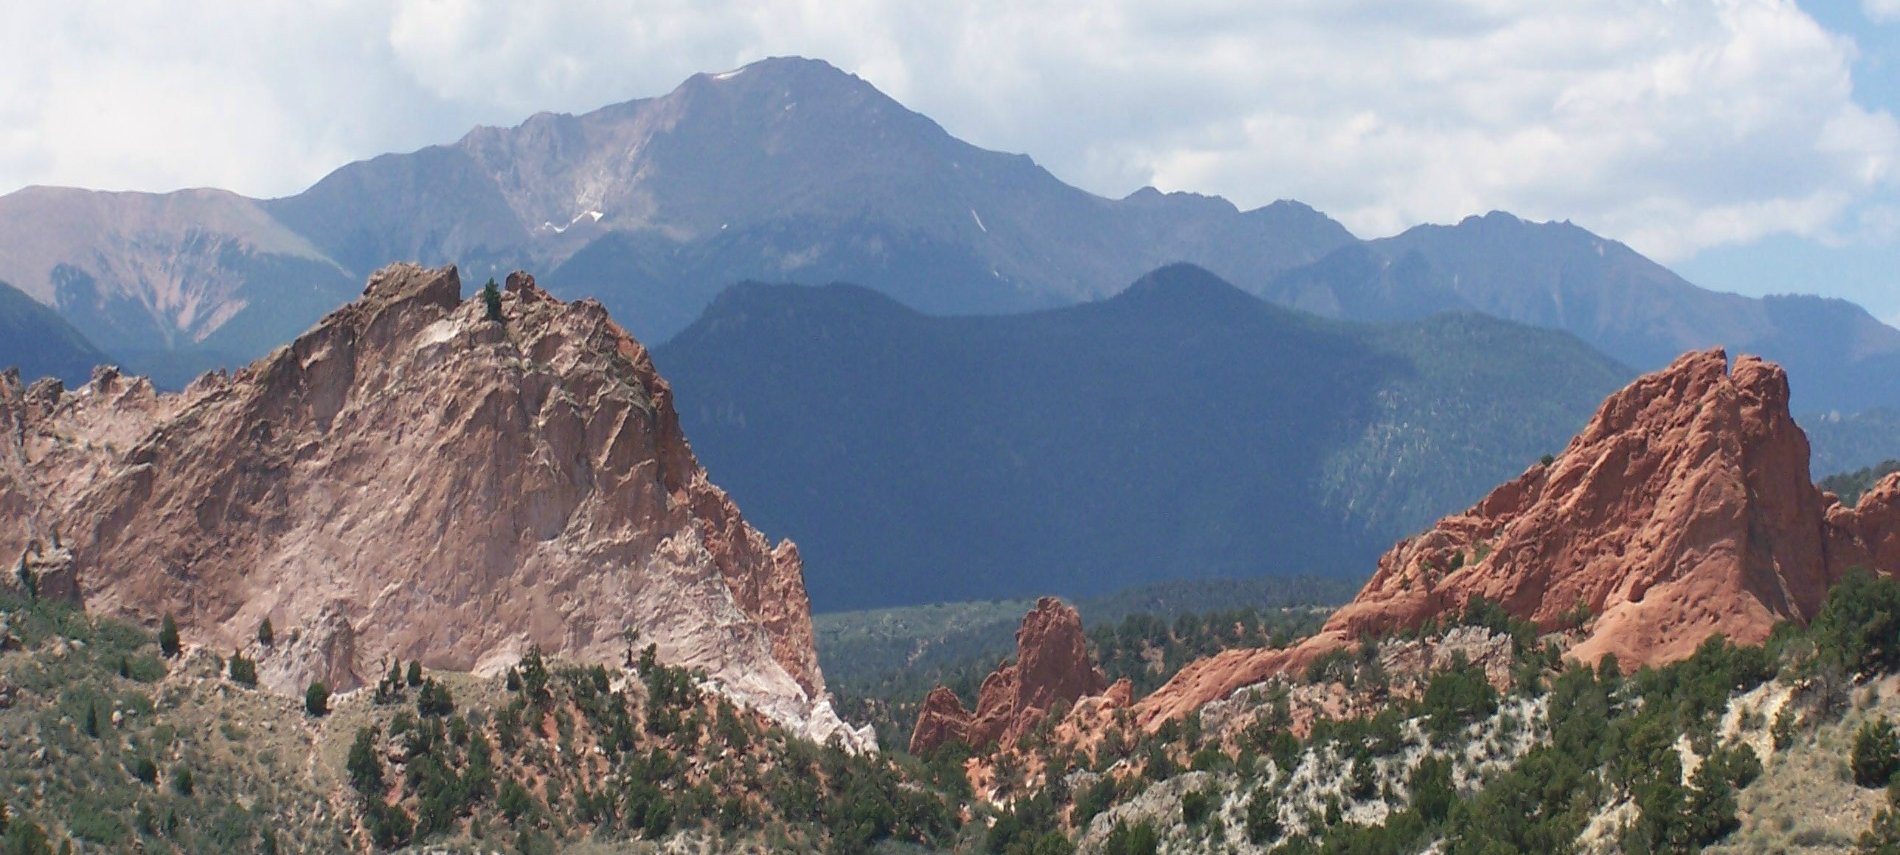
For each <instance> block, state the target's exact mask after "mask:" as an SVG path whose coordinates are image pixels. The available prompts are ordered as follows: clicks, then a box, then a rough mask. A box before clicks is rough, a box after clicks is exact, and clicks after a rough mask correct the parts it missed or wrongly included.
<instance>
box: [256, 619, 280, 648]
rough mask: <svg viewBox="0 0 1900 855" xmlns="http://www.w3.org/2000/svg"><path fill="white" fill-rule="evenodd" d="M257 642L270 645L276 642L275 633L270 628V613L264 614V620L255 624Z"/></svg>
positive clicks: (266, 645)
mask: <svg viewBox="0 0 1900 855" xmlns="http://www.w3.org/2000/svg"><path fill="white" fill-rule="evenodd" d="M257 643H258V644H262V645H264V646H265V647H270V646H271V645H274V644H276V643H277V633H276V631H275V630H273V629H271V625H270V615H265V616H264V622H263V623H260V624H258V625H257Z"/></svg>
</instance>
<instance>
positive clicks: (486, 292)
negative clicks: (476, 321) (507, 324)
mask: <svg viewBox="0 0 1900 855" xmlns="http://www.w3.org/2000/svg"><path fill="white" fill-rule="evenodd" d="M482 303H483V304H484V305H485V306H487V308H488V319H489V320H491V321H494V322H495V323H498V324H499V323H501V322H502V320H501V289H500V288H497V287H495V280H494V278H493V277H490V278H489V280H488V284H487V285H483V286H482Z"/></svg>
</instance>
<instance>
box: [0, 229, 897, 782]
mask: <svg viewBox="0 0 1900 855" xmlns="http://www.w3.org/2000/svg"><path fill="white" fill-rule="evenodd" d="M502 314H503V316H504V319H505V322H504V323H495V322H492V321H489V320H487V318H486V316H485V315H486V309H485V307H484V305H483V301H482V300H480V299H475V300H470V301H468V302H467V303H463V302H462V300H461V283H460V281H459V280H458V278H457V276H456V273H455V271H454V269H453V268H444V269H440V270H424V269H422V268H418V267H415V266H408V265H399V266H395V267H391V268H387V269H385V270H383V271H381V272H379V273H378V274H376V276H374V277H373V278H372V279H371V280H370V283H369V286H368V288H367V289H366V290H365V291H364V294H363V297H362V298H361V299H360V300H358V301H356V302H355V303H352V304H350V305H348V306H345V307H344V308H342V309H340V310H338V311H336V312H334V313H332V314H331V315H330V316H328V317H327V318H325V319H324V320H323V321H322V322H321V323H319V324H318V325H317V326H316V327H315V328H313V329H312V330H310V331H309V332H307V333H305V334H304V335H303V336H301V337H299V338H298V339H297V340H296V341H295V342H294V343H293V344H291V345H289V346H287V347H284V348H280V349H278V350H277V351H275V352H273V353H272V354H270V355H269V356H267V357H265V358H264V359H261V360H259V361H258V362H256V363H254V364H252V365H251V366H249V367H247V368H245V369H243V370H241V371H239V372H237V374H235V375H234V376H230V377H223V376H219V375H211V376H208V377H207V378H204V379H201V380H200V381H199V382H197V383H195V384H193V385H192V386H191V387H190V388H189V389H187V390H186V391H184V392H183V393H180V394H179V395H175V396H173V395H156V394H154V393H153V392H152V390H151V387H150V385H149V384H147V383H145V382H144V381H142V380H126V379H124V378H120V377H117V376H115V375H113V374H111V373H110V372H106V373H102V374H100V375H98V376H96V377H95V378H94V380H93V382H92V383H90V384H88V385H87V386H86V387H84V388H82V389H79V390H77V391H75V392H72V393H63V392H62V391H61V390H59V389H58V388H57V387H55V386H48V385H39V386H35V387H34V388H33V389H30V390H29V389H21V388H19V384H18V383H17V382H12V383H4V384H0V424H5V425H6V426H7V427H9V428H10V429H9V430H8V431H7V436H5V437H3V438H0V456H3V457H4V462H3V463H0V479H3V480H0V510H7V511H9V516H8V520H9V521H10V522H9V524H8V525H7V526H6V527H5V528H6V530H5V531H4V532H0V549H19V548H23V547H24V546H25V544H26V542H27V541H28V540H30V539H32V540H45V539H48V538H50V536H51V533H52V532H53V531H55V530H56V531H58V532H60V533H61V535H62V536H63V538H64V545H65V546H66V547H68V548H70V549H71V550H72V552H73V557H74V563H75V565H76V567H77V568H78V574H79V580H80V594H81V596H82V597H83V599H84V601H85V603H86V605H87V607H88V608H91V609H96V610H101V611H106V612H111V613H117V614H123V615H128V616H132V617H135V618H138V619H141V620H144V621H147V622H156V621H157V620H158V619H159V618H160V617H161V616H162V615H164V614H167V613H171V614H175V615H177V617H178V619H179V622H180V624H181V625H182V626H183V627H184V631H185V637H186V639H187V641H195V642H202V643H204V644H207V645H212V646H215V647H240V646H244V645H245V644H246V643H247V642H248V641H249V640H250V639H251V637H252V634H253V633H254V631H255V628H256V626H257V624H258V623H259V621H261V620H262V619H263V618H264V617H266V616H268V617H270V618H271V621H272V623H273V624H274V625H275V626H276V627H277V628H278V635H279V637H280V638H283V637H286V635H287V634H288V635H289V636H291V637H293V638H295V641H294V643H293V644H292V645H288V646H287V647H288V648H290V649H291V650H292V651H294V655H295V658H296V659H297V660H298V661H297V662H288V661H287V662H282V663H273V662H271V661H270V658H269V656H267V657H266V660H265V662H264V663H262V667H261V669H260V671H261V673H262V674H263V675H264V676H265V678H266V679H267V680H270V681H274V682H275V683H276V684H277V685H276V686H275V687H276V688H280V689H290V690H301V688H302V685H303V681H305V680H308V679H312V678H321V679H325V680H327V681H329V682H330V683H331V685H332V686H333V687H349V686H354V685H359V684H360V683H361V682H362V680H363V678H364V677H365V676H373V675H374V673H375V672H376V671H377V670H378V669H379V668H380V667H381V664H382V663H383V662H384V661H385V660H386V659H388V658H389V657H401V658H404V659H421V660H422V662H423V663H424V664H425V665H428V666H432V667H439V668H445V669H456V670H476V671H490V670H495V669H498V668H501V667H503V666H505V665H506V664H508V663H511V662H512V661H514V659H515V658H516V657H518V656H519V655H520V654H521V653H523V652H524V651H526V649H527V648H528V647H529V646H530V645H535V644H538V645H540V646H541V647H542V648H543V649H544V650H547V651H549V652H551V653H558V654H560V655H564V656H569V657H574V658H578V659H584V660H596V661H612V662H618V661H620V660H621V659H622V658H623V657H624V656H625V655H626V652H627V649H628V647H629V642H628V641H627V637H628V634H629V631H631V632H637V633H638V637H639V642H638V643H639V644H642V645H644V644H646V643H649V642H651V643H657V644H658V645H659V648H660V653H661V656H662V658H663V659H666V660H669V661H671V662H674V663H677V664H682V665H687V666H691V667H700V668H705V669H706V670H707V672H708V673H709V674H710V675H711V677H712V679H713V680H714V681H715V682H717V683H719V684H720V685H721V686H722V687H723V688H724V690H725V691H727V692H728V693H729V694H731V695H733V696H734V697H736V698H737V699H739V700H741V701H744V702H747V703H750V704H752V705H754V706H756V707H758V708H760V709H761V710H762V711H765V712H767V713H768V714H770V715H772V716H773V717H774V718H776V719H778V720H780V721H782V722H785V723H787V724H788V725H791V726H792V727H794V729H799V730H802V731H804V732H806V733H808V734H810V735H813V736H814V737H816V738H819V739H824V738H826V737H828V736H830V735H833V734H838V735H840V736H842V737H844V738H845V739H846V740H847V742H848V743H850V744H853V745H855V746H857V747H864V746H865V745H866V744H868V743H867V741H866V738H865V737H864V736H862V735H860V734H857V733H852V732H850V731H849V730H848V729H846V728H844V727H843V726H842V725H841V724H840V723H839V722H838V721H837V719H836V717H835V715H834V714H833V713H832V710H831V708H830V706H829V703H828V702H827V701H826V700H825V699H824V694H823V693H824V680H823V676H822V674H821V673H820V672H819V668H818V663H817V658H816V654H815V652H814V650H813V647H812V632H811V619H810V609H809V603H808V601H807V600H806V597H805V589H804V581H803V571H802V566H801V564H800V563H799V558H798V552H797V550H796V548H795V547H793V546H792V545H791V544H790V543H789V542H787V543H781V544H779V545H777V546H776V547H775V546H773V545H772V544H770V543H768V542H767V541H766V540H765V538H764V537H763V536H762V535H760V534H759V533H758V532H757V531H756V530H754V529H753V528H751V527H750V526H748V525H747V524H746V523H745V521H744V519H743V518H741V517H740V515H739V512H738V510H737V508H736V507H734V505H733V503H732V501H731V500H730V499H729V498H728V497H727V496H726V494H725V493H724V492H722V491H721V490H719V489H718V488H717V487H715V486H713V485H712V484H711V483H710V482H709V481H708V480H707V478H706V474H705V472H704V471H703V470H702V469H701V468H700V467H699V465H698V463H697V461H696V460H695V459H694V457H693V453H692V450H691V448H690V447H689V446H688V444H687V442H686V440H685V438H684V437H683V436H682V435H681V433H680V429H679V423H678V419H677V417H676V416H675V413H674V408H673V402H672V393H671V390H670V389H669V388H668V386H667V384H666V382H665V381H664V380H663V379H661V378H660V377H659V375H658V374H657V373H656V372H655V370H654V368H653V364H652V362H651V360H650V359H649V358H648V356H647V352H646V350H645V348H643V347H642V346H641V345H640V344H639V343H638V342H636V341H634V340H633V339H632V338H631V337H629V336H628V335H627V334H626V333H625V332H623V331H622V330H621V329H620V327H619V326H617V325H616V324H615V323H614V322H613V321H612V320H611V319H609V318H608V316H607V313H606V311H605V310H604V309H603V308H602V307H601V306H600V305H599V304H598V303H595V302H592V301H580V302H576V303H563V302H561V301H559V300H556V299H554V298H552V297H550V296H548V295H547V294H546V293H544V292H543V291H541V290H540V289H539V288H537V287H536V286H535V284H534V281H533V279H532V278H530V277H528V276H526V275H523V274H516V275H514V276H510V277H509V279H508V283H507V288H506V290H505V292H504V294H503V297H502ZM16 514H17V515H16ZM280 646H285V645H280ZM285 655H286V656H290V655H292V654H290V653H286V654H285Z"/></svg>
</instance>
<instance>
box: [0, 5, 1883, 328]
mask: <svg viewBox="0 0 1900 855" xmlns="http://www.w3.org/2000/svg"><path fill="white" fill-rule="evenodd" d="M0 33H4V34H6V35H5V36H0V38H4V39H5V40H6V49H5V50H0V80H5V81H7V83H6V84H5V85H3V86H0V193H4V192H11V191H12V190H14V189H17V188H19V187H23V186H27V185H30V184H61V185H71V186H81V187H92V188H100V189H113V190H148V191H164V190H172V189H177V188H181V187H196V186H214V187H223V188H226V189H230V190H235V191H238V192H240V193H244V194H247V195H252V196H265V197H268V196H281V195H288V194H292V193H295V192H297V191H299V190H301V189H303V188H304V187H306V186H308V185H310V184H311V183H313V182H314V181H316V180H317V179H318V178H321V177H322V176H323V175H324V174H325V173H327V172H329V171H330V170H332V169H334V168H336V167H338V166H341V165H342V164H344V163H347V162H349V161H352V160H357V159H362V158H367V157H372V156H375V155H377V154H380V153H383V152H388V151H409V150H414V149H416V148H420V147H423V146H426V145H431V144H435V143H443V142H450V141H453V140H455V139H457V138H458V137H460V136H461V135H462V134H464V133H465V132H467V130H468V129H469V128H470V127H472V126H474V125H476V124H490V125H513V124H517V123H519V122H520V121H521V120H522V119H524V118H526V117H527V116H528V115H530V114H532V113H535V112H538V111H543V110H551V111H556V112H583V111H586V110H590V109H593V108H596V107H600V106H603V105H606V104H611V103H617V102H620V101H626V100H629V99H632V98H637V97H648V96H654V95H659V94H663V93H665V92H667V91H669V90H671V89H672V88H673V87H674V86H676V85H678V84H679V83H680V81H682V80H684V79H685V78H686V77H687V76H689V75H691V74H693V73H695V72H700V71H720V70H724V69H729V68H735V67H738V66H740V65H743V64H745V63H747V62H750V61H752V60H755V59H759V58H762V57H766V56H774V55H788V54H795V55H802V56H811V57H816V58H821V59H825V60H827V61H829V62H831V63H832V64H834V65H837V66H838V67H840V68H843V69H845V70H847V71H851V72H854V73H856V74H858V75H859V76H861V77H863V78H865V79H866V80H868V81H870V82H871V83H872V84H874V85H876V86H877V87H879V88H880V89H882V90H884V91H885V92H887V93H889V94H890V95H892V96H893V97H895V98H897V99H898V100H900V101H902V102H904V103H905V104H906V105H907V106H909V107H911V108H912V109H915V110H918V111H920V112H922V113H925V114H926V115H929V116H931V117H932V118H934V119H936V120H937V121H938V122H939V123H941V124H942V125H943V126H944V127H945V128H946V129H947V130H949V131H950V132H951V133H952V134H955V135H956V136H959V137H961V138H963V139H965V140H968V141H970V142H972V143H975V144H977V145H981V146H984V147H986V148H992V149H999V150H1004V151H1012V152H1023V153H1027V154H1029V155H1030V156H1032V157H1034V158H1035V159H1036V160H1037V162H1039V163H1041V164H1042V165H1043V166H1045V167H1046V168H1048V169H1049V170H1050V171H1051V172H1053V173H1054V174H1055V175H1056V176H1057V177H1059V178H1062V179H1063V180H1065V181H1068V182H1069V183H1072V184H1075V185H1077V186H1080V187H1082V188H1084V189H1086V190H1089V191H1092V192H1095V193H1098V194H1101V195H1104V196H1110V197H1120V196H1123V195H1126V194H1128V193H1130V192H1132V191H1134V190H1136V189H1138V188H1140V187H1142V186H1143V185H1154V186H1157V187H1160V188H1161V189H1163V190H1189V191H1194V192H1200V193H1208V194H1217V195H1221V196H1225V197H1227V198H1229V199H1231V200H1233V201H1234V202H1235V203H1236V204H1238V205H1240V206H1242V207H1243V208H1248V207H1255V206H1259V205H1264V204H1267V203H1269V202H1272V201H1273V200H1275V199H1282V198H1292V199H1298V200H1300V201H1303V202H1306V203H1308V204H1311V205H1313V206H1314V207H1316V208H1318V209H1320V210H1322V211H1324V212H1326V213H1328V214H1330V215H1332V216H1333V217H1335V218H1337V219H1339V220H1340V221H1341V222H1343V223H1344V224H1345V225H1346V226H1347V227H1348V228H1350V229H1352V230H1353V231H1354V232H1355V233H1356V234H1359V235H1361V236H1363V237H1378V236H1383V235H1387V234H1393V233H1396V232H1398V231H1401V230H1403V229H1404V228H1406V227H1409V226H1411V225H1415V224H1418V223H1424V222H1441V223H1442V222H1456V221H1457V220H1459V219H1461V218H1463V217H1465V216H1467V215H1471V214H1482V213H1485V212H1487V211H1491V210H1507V211H1511V212H1512V213H1515V214H1517V215H1519V216H1522V217H1525V218H1527V219H1534V220H1570V221H1572V222H1575V223H1577V224H1578V225H1581V226H1583V227H1585V228H1588V229H1591V230H1592V231H1595V232H1598V233H1599V234H1603V235H1606V236H1608V237H1612V238H1615V239H1618V240H1622V241H1624V242H1626V243H1628V244H1630V245H1631V246H1633V247H1635V248H1636V249H1637V250H1639V251H1641V252H1643V253H1645V254H1647V255H1649V256H1651V257H1653V258H1655V259H1657V260H1659V261H1662V262H1664V263H1665V264H1668V265H1670V266H1671V267H1673V268H1674V269H1676V270H1677V271H1678V272H1681V273H1683V274H1684V275H1685V276H1687V277H1688V278H1689V279H1690V280H1691V281H1694V282H1696V283H1697V284H1700V285H1703V286H1705V287H1711V288H1717V289H1720V290H1729V291H1739V292H1742V293H1748V294H1763V293H1788V292H1806V293H1820V294H1828V295H1832V296H1840V297H1845V298H1848V299H1852V300H1855V301H1856V302H1859V303H1861V304H1862V305H1864V306H1866V307H1868V308H1869V309H1870V310H1871V311H1873V312H1874V313H1875V314H1876V315H1877V316H1879V317H1881V318H1883V319H1885V320H1887V321H1889V322H1890V323H1895V324H1900V119H1896V117H1897V116H1900V0H1830V2H1825V3H1823V2H1807V0H1803V2H1799V3H1797V2H1796V0H1583V1H1582V2H1565V3H1552V2H1548V0H1520V1H1519V2H1506V0H1386V1H1385V2H1371V0H1174V2H1169V3H1165V4H1164V3H1154V2H1149V0H1089V2H1036V1H1035V0H1009V2H998V0H965V2H958V3H917V2H912V1H911V0H753V2H728V1H727V0H632V2H627V0H622V2H604V0H566V2H534V0H514V2H473V0H467V2H463V1H462V0H412V2H405V3H400V4H391V3H386V2H373V0H303V2H298V3H271V2H258V0H203V2H195V3H188V4H171V3H158V2H132V3H125V2H118V1H117V0H111V2H106V1H105V0H97V1H95V0H65V2H42V0H12V2H9V3H7V4H4V8H0Z"/></svg>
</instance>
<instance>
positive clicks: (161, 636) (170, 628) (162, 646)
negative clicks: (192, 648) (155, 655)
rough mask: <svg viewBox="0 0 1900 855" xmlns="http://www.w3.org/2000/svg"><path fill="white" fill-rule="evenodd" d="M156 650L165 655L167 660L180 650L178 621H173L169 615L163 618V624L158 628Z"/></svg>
mask: <svg viewBox="0 0 1900 855" xmlns="http://www.w3.org/2000/svg"><path fill="white" fill-rule="evenodd" d="M158 649H159V650H160V651H162V652H163V653H164V654H165V658H167V659H171V658H173V657H176V656H177V655H178V651H179V650H180V649H181V648H180V645H179V640H178V621H176V620H173V619H172V616H171V615H169V614H168V615H166V616H165V622H164V623H162V624H160V625H159V627H158Z"/></svg>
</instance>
